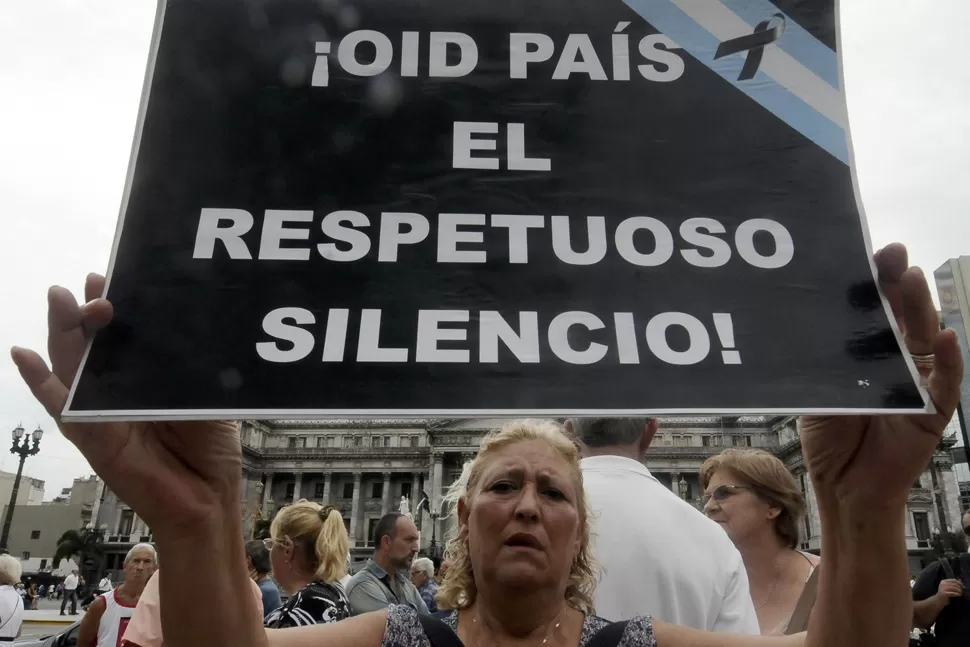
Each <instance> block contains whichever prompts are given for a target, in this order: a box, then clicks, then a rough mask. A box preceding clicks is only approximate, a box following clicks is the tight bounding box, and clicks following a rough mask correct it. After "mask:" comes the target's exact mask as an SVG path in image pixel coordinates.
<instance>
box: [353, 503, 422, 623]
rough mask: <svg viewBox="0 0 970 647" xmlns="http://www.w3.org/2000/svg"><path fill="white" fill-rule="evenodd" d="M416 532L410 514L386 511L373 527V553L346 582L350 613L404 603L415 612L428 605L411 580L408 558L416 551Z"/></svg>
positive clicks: (409, 560) (410, 559)
mask: <svg viewBox="0 0 970 647" xmlns="http://www.w3.org/2000/svg"><path fill="white" fill-rule="evenodd" d="M419 540H420V536H419V535H418V527H417V526H415V525H414V522H413V521H411V518H410V517H408V516H406V515H403V514H401V513H400V512H390V513H388V514H386V515H384V516H383V517H381V518H380V520H379V521H378V522H377V527H376V528H374V555H373V556H372V557H371V558H370V559H368V560H367V564H366V565H365V566H364V568H362V569H361V570H360V572H359V573H357V574H356V575H354V576H353V577H352V578H351V579H350V583H349V584H347V599H348V600H349V601H350V610H351V611H352V612H353V613H354V615H360V614H361V613H368V612H370V611H377V610H379V609H384V608H386V607H388V606H389V605H391V604H407V605H409V606H411V607H414V608H415V609H416V610H417V611H418V613H428V607H427V605H425V603H424V600H422V599H421V595H420V594H419V593H418V590H417V589H416V588H415V587H414V584H412V583H411V562H412V561H413V560H414V556H415V555H416V554H417V553H418V544H419Z"/></svg>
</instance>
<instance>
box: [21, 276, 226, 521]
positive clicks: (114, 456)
mask: <svg viewBox="0 0 970 647" xmlns="http://www.w3.org/2000/svg"><path fill="white" fill-rule="evenodd" d="M103 290H104V277H102V276H99V275H96V274H91V275H88V277H87V281H86V282H85V289H84V294H85V301H86V303H84V305H78V303H77V301H76V300H75V298H74V296H73V295H72V294H71V293H70V292H69V291H68V290H66V289H64V288H61V287H52V288H51V289H50V290H49V291H48V295H47V299H48V315H47V349H48V353H49V355H50V360H51V367H50V368H48V367H47V364H46V362H45V361H44V360H43V358H41V356H40V355H38V354H37V353H35V352H34V351H31V350H26V349H22V348H13V349H12V350H11V356H12V357H13V361H14V362H15V363H16V365H17V368H18V369H19V370H20V375H21V376H22V377H23V379H24V382H26V383H27V386H28V387H29V388H30V390H31V392H32V393H33V394H34V397H36V398H37V399H38V400H39V401H40V403H41V404H43V405H44V408H45V409H47V412H48V413H49V414H50V415H51V416H52V417H53V418H54V420H56V421H57V425H58V427H59V428H60V430H61V432H62V433H63V434H64V436H65V437H66V438H67V439H68V440H70V441H71V442H72V443H74V444H75V445H76V446H77V448H78V449H79V450H81V453H82V454H83V455H84V457H85V458H86V459H87V460H88V462H89V463H90V464H91V467H92V468H94V471H95V472H97V473H98V474H99V475H100V476H101V477H102V478H103V479H104V482H105V483H106V484H107V486H108V487H109V488H110V489H111V490H112V491H113V492H115V493H116V494H117V495H118V496H119V497H120V498H121V499H122V500H123V501H124V502H125V503H127V504H128V505H130V506H131V507H132V508H133V509H134V510H135V511H136V512H137V513H138V514H139V516H141V517H142V518H143V519H144V520H145V521H146V522H147V523H148V524H149V526H150V527H151V528H152V531H153V532H154V533H155V534H157V535H161V536H164V535H166V534H171V535H183V536H184V535H186V534H192V529H193V528H195V527H199V528H201V527H203V526H205V522H206V521H207V520H213V521H216V520H217V519H219V518H220V516H221V513H222V512H223V511H224V510H225V509H226V508H227V507H228V506H235V507H236V508H238V506H239V484H240V470H241V461H242V458H241V451H240V446H239V435H238V431H237V428H236V425H235V424H233V423H226V422H87V423H65V422H64V421H62V420H61V418H60V417H61V411H62V410H63V409H64V404H65V402H66V401H67V396H68V391H69V389H70V386H71V384H72V383H73V382H74V376H75V374H76V373H77V370H78V367H79V365H80V363H81V357H82V355H83V354H84V349H85V346H86V345H87V342H88V340H89V338H90V336H91V335H93V334H94V333H95V332H96V331H97V330H99V329H100V328H102V327H104V326H106V325H107V324H108V323H109V322H110V321H111V317H112V308H111V304H110V303H109V302H108V301H106V300H105V299H102V298H100V295H101V293H102V292H103ZM173 361H178V359H177V358H173Z"/></svg>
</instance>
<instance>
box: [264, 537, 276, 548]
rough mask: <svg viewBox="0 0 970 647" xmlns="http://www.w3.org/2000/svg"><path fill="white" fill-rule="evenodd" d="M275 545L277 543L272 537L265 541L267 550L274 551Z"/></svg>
mask: <svg viewBox="0 0 970 647" xmlns="http://www.w3.org/2000/svg"><path fill="white" fill-rule="evenodd" d="M275 545H276V542H275V541H274V540H273V539H272V538H271V537H267V538H266V539H264V540H263V546H265V547H266V550H273V546H275Z"/></svg>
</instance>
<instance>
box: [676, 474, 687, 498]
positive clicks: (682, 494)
mask: <svg viewBox="0 0 970 647" xmlns="http://www.w3.org/2000/svg"><path fill="white" fill-rule="evenodd" d="M677 485H678V486H680V498H681V499H683V500H684V501H686V500H687V481H686V480H685V479H684V477H683V476H681V477H680V483H678V484H677Z"/></svg>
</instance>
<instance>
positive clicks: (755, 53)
mask: <svg viewBox="0 0 970 647" xmlns="http://www.w3.org/2000/svg"><path fill="white" fill-rule="evenodd" d="M776 18H777V19H778V22H776V23H775V25H774V27H772V26H771V23H772V22H774V21H775V19H776ZM784 33H785V16H784V15H782V14H780V13H776V14H775V15H773V16H772V17H771V18H769V19H768V20H763V21H761V22H760V23H758V26H757V27H755V28H754V33H751V34H748V35H747V36H741V37H739V38H732V39H731V40H726V41H724V42H723V43H721V44H720V45H718V46H717V51H716V52H715V53H714V60H715V61H716V60H717V59H719V58H724V57H725V56H730V55H731V54H737V53H739V52H748V56H747V58H746V59H745V60H744V67H742V68H741V74H740V76H738V81H747V80H748V79H751V78H754V75H755V74H757V73H758V68H759V67H760V66H761V57H762V56H763V55H764V52H765V46H766V45H769V44H771V43H773V42H775V41H776V40H778V39H779V38H781V35H782V34H784Z"/></svg>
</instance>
